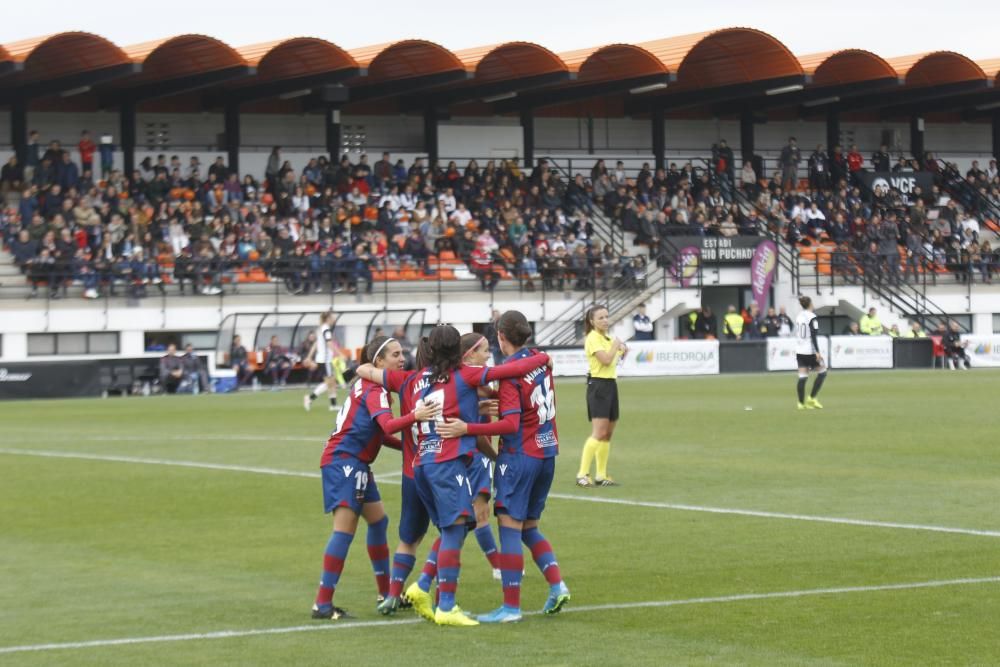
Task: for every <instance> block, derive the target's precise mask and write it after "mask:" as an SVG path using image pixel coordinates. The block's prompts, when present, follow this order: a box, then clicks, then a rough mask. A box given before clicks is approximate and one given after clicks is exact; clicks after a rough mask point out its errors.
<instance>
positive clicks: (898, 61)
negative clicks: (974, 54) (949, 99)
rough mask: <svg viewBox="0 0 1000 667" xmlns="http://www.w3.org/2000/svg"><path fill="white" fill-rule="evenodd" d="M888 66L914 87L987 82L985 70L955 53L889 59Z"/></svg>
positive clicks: (934, 53) (920, 54)
mask: <svg viewBox="0 0 1000 667" xmlns="http://www.w3.org/2000/svg"><path fill="white" fill-rule="evenodd" d="M888 62H889V64H890V65H892V67H894V68H895V69H896V71H897V72H899V74H900V76H902V77H904V78H905V79H906V85H907V86H911V87H921V86H939V85H942V84H948V83H960V82H963V81H986V80H987V79H988V77H987V76H986V73H985V72H984V71H983V68H982V67H980V66H979V65H977V64H976V63H975V62H973V61H972V60H970V59H969V58H967V57H966V56H963V55H962V54H961V53H955V52H954V51H931V52H929V53H918V54H913V55H909V56H899V57H896V58H889V60H888Z"/></svg>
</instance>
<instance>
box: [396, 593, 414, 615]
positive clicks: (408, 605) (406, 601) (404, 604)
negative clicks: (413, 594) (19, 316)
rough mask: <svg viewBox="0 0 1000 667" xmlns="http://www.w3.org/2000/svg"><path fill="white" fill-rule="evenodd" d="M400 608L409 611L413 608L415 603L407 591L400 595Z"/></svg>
mask: <svg viewBox="0 0 1000 667" xmlns="http://www.w3.org/2000/svg"><path fill="white" fill-rule="evenodd" d="M399 608H400V609H405V610H407V611H409V610H411V609H413V603H412V602H410V598H408V597H406V593H403V594H402V595H400V596H399Z"/></svg>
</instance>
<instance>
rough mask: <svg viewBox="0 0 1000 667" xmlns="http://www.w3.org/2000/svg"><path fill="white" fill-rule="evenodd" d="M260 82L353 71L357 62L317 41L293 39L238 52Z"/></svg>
mask: <svg viewBox="0 0 1000 667" xmlns="http://www.w3.org/2000/svg"><path fill="white" fill-rule="evenodd" d="M238 51H239V53H240V55H242V56H243V57H244V58H245V59H246V61H247V62H248V63H250V65H253V66H256V67H257V76H258V78H259V79H293V78H297V77H301V76H310V75H313V74H322V73H324V72H333V71H336V70H342V69H356V68H358V62H357V61H356V60H355V59H354V58H353V57H352V56H351V54H350V53H348V52H347V50H345V49H343V48H341V47H340V46H338V45H336V44H334V43H333V42H328V41H327V40H325V39H320V38H318V37H292V38H290V39H283V40H278V41H274V42H266V43H263V44H251V45H249V46H243V47H240V48H239V49H238Z"/></svg>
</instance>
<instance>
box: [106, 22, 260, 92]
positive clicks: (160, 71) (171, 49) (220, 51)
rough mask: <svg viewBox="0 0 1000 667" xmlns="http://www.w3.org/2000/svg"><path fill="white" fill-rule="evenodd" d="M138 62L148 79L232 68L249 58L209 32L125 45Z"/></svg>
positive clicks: (171, 77)
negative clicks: (208, 33)
mask: <svg viewBox="0 0 1000 667" xmlns="http://www.w3.org/2000/svg"><path fill="white" fill-rule="evenodd" d="M125 52H126V53H128V55H129V57H131V58H132V60H134V61H135V62H139V63H142V75H141V76H142V78H143V79H144V80H147V81H159V80H162V79H176V78H179V77H183V76H191V75H194V74H202V73H204V72H213V71H216V70H220V69H226V68H229V67H239V66H246V65H247V64H248V63H247V61H246V59H245V58H244V57H243V56H242V55H240V54H239V53H238V52H237V51H236V49H234V48H233V47H231V46H229V45H228V44H226V43H225V42H223V41H222V40H219V39H216V38H214V37H208V36H206V35H196V34H189V35H177V36H175V37H168V38H166V39H159V40H155V41H151V42H143V43H141V44H133V45H132V46H128V47H125Z"/></svg>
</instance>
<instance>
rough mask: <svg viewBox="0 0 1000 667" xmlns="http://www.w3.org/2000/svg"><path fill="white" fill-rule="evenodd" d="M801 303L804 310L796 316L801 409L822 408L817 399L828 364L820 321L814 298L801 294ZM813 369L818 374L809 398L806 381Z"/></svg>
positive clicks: (796, 345)
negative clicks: (817, 317)
mask: <svg viewBox="0 0 1000 667" xmlns="http://www.w3.org/2000/svg"><path fill="white" fill-rule="evenodd" d="M799 305H801V306H802V312H801V313H799V316H798V317H796V318H795V358H796V359H797V360H798V364H799V384H798V393H799V410H815V409H822V408H823V406H822V405H821V404H820V402H819V401H817V400H816V396H817V395H818V394H819V390H820V389H822V388H823V381H824V380H826V364H825V363H824V362H823V355H822V354H820V351H819V321H818V320H817V319H816V313H814V312H813V309H812V299H810V298H809V297H807V296H800V297H799ZM812 371H816V372H817V375H816V380H815V381H814V382H813V386H812V391H811V392H810V393H809V397H808V398H807V397H806V382H807V381H808V380H809V373H810V372H812Z"/></svg>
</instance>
